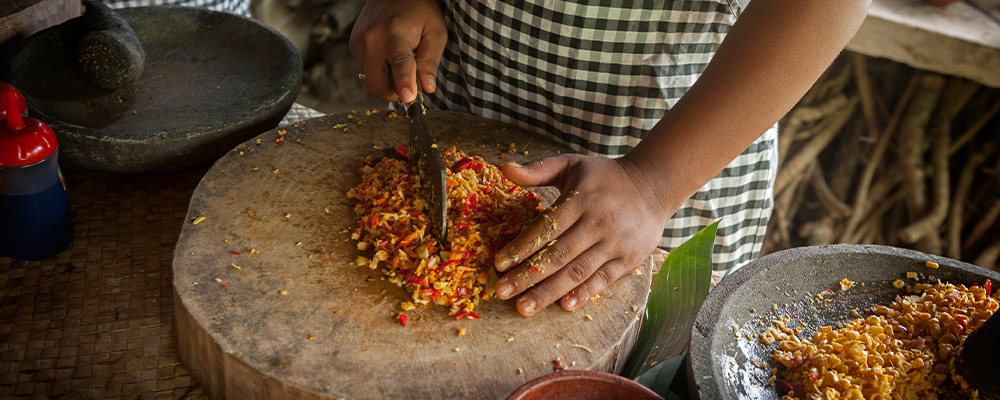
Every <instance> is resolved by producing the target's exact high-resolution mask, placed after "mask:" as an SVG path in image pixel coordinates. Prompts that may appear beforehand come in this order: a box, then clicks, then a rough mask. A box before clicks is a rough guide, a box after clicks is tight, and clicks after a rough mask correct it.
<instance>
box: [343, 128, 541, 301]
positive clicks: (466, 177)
mask: <svg viewBox="0 0 1000 400" xmlns="http://www.w3.org/2000/svg"><path fill="white" fill-rule="evenodd" d="M395 150H396V153H397V154H398V155H400V156H405V155H408V154H409V148H408V147H406V146H403V145H400V146H397V147H396V148H395ZM442 157H443V158H444V164H445V166H446V171H445V173H446V191H447V201H448V208H447V212H448V220H449V225H448V228H447V232H446V235H445V236H446V242H444V243H439V242H438V241H437V240H435V238H434V236H433V235H431V232H430V227H429V223H428V222H429V218H428V216H427V215H426V213H428V207H427V203H426V200H425V199H424V197H423V194H422V192H421V190H419V177H418V176H417V175H416V174H414V173H412V171H411V167H410V164H409V162H408V161H407V160H405V159H402V158H400V157H387V158H383V159H381V160H375V159H374V158H372V157H367V158H365V160H364V166H363V167H362V170H361V173H362V182H361V184H360V185H358V186H357V187H355V188H352V189H351V190H350V191H348V193H347V197H348V198H349V199H352V200H355V201H357V203H356V205H355V207H354V212H355V214H356V215H357V216H358V223H357V227H356V228H355V230H354V232H353V233H352V235H351V238H352V239H354V240H356V241H358V243H359V246H358V248H359V250H362V251H364V252H367V253H368V254H366V255H363V256H360V257H359V258H358V259H357V260H356V261H355V263H356V264H357V265H359V266H366V267H368V268H370V269H380V270H381V271H382V272H383V273H384V274H385V275H386V277H387V278H388V279H389V280H390V281H391V282H393V283H395V284H396V285H397V286H400V287H404V288H405V289H406V290H407V291H408V292H410V293H411V294H412V299H411V300H410V302H412V303H414V304H430V303H434V304H437V305H441V306H446V307H449V313H450V314H451V315H454V316H455V318H456V319H461V318H462V317H466V318H470V319H479V316H478V315H476V314H475V313H474V312H473V310H474V309H475V307H476V305H478V303H479V301H481V300H488V299H489V298H490V297H493V290H492V289H493V283H494V282H495V281H496V279H497V276H496V271H495V269H494V268H493V264H494V257H495V256H496V252H497V251H498V250H499V249H500V248H502V247H503V246H504V245H505V244H507V242H509V241H510V240H511V239H513V238H514V237H515V236H516V235H517V234H518V233H519V232H520V231H521V228H522V227H523V226H524V225H525V224H526V223H527V222H528V221H531V220H532V219H533V218H535V217H536V216H537V215H538V214H539V213H540V212H541V211H542V208H541V206H540V199H539V198H538V197H537V196H535V195H534V193H531V192H529V191H527V190H525V189H523V188H521V187H520V186H517V185H515V184H514V183H512V182H510V181H509V180H507V179H506V178H505V177H504V176H503V174H502V173H501V172H500V170H499V169H498V168H497V167H496V166H494V165H491V164H489V163H487V162H486V161H485V160H483V159H482V158H481V157H478V156H466V155H465V154H463V153H462V152H460V151H457V150H456V149H455V148H454V147H452V148H450V149H448V150H446V151H444V152H443V154H442ZM362 243H364V244H362Z"/></svg>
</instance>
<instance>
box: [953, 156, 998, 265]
mask: <svg viewBox="0 0 1000 400" xmlns="http://www.w3.org/2000/svg"><path fill="white" fill-rule="evenodd" d="M995 146H996V141H993V142H989V143H987V144H986V145H984V146H983V147H982V148H981V149H980V150H979V151H976V152H974V153H973V154H972V156H971V157H969V161H967V162H966V163H965V167H963V168H962V172H961V173H960V174H959V176H958V183H957V184H955V193H954V195H952V197H951V204H952V206H951V210H949V212H948V257H951V258H954V259H956V260H960V259H962V223H963V221H964V220H965V218H964V213H965V199H967V198H968V197H969V190H970V189H971V188H972V183H973V181H974V179H975V177H976V170H978V169H979V166H980V165H982V164H983V163H984V162H986V159H987V158H988V157H989V156H990V155H991V154H993V150H994V147H995Z"/></svg>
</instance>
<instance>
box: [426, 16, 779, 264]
mask: <svg viewBox="0 0 1000 400" xmlns="http://www.w3.org/2000/svg"><path fill="white" fill-rule="evenodd" d="M441 6H442V10H443V11H444V15H445V20H446V22H447V26H448V44H447V47H446V48H445V52H444V57H443V59H442V61H441V67H440V73H439V74H438V90H437V92H436V93H434V94H432V95H430V102H431V103H432V104H433V105H434V106H435V107H437V108H441V109H450V110H458V111H463V112H468V113H471V114H475V115H479V116H483V117H486V118H490V119H495V120H500V121H504V122H508V123H511V124H514V125H517V126H520V127H523V128H526V129H529V130H533V131H537V132H541V133H544V134H547V135H550V136H552V137H554V138H556V139H557V140H560V141H562V142H564V143H566V144H567V145H569V146H570V147H571V148H573V149H574V150H576V151H578V152H580V153H583V154H590V155H601V156H607V157H619V156H622V155H624V154H625V153H626V152H627V151H628V150H629V149H631V148H632V147H633V146H635V145H636V144H637V143H638V142H639V140H641V139H642V137H643V135H645V134H646V132H648V131H649V129H650V128H652V127H653V125H655V124H656V123H657V122H659V120H660V118H661V117H663V115H664V113H665V112H666V111H667V110H669V109H670V108H671V107H672V106H673V105H674V104H676V102H677V100H678V99H680V97H681V96H682V95H683V94H684V93H685V92H686V91H687V90H688V89H689V88H690V87H691V85H693V84H694V82H695V80H696V79H698V76H699V75H700V74H701V72H702V71H703V70H704V69H705V66H706V65H707V64H708V62H709V60H711V59H712V55H713V54H715V51H716V50H717V49H718V47H719V44H720V43H721V42H722V39H723V38H724V37H725V35H726V32H727V31H728V30H729V28H730V27H731V26H732V24H733V22H735V20H736V17H737V15H738V13H739V11H740V10H741V9H742V5H741V4H737V2H736V1H735V0H733V1H727V0H719V1H662V0H661V1H657V0H633V1H629V0H597V1H543V0H529V1H513V0H511V1H508V0H487V1H478V2H472V1H465V0H460V1H444V2H443V3H441ZM750 78H751V79H752V77H750ZM720 112H725V110H720ZM776 172H777V127H776V126H775V127H772V128H771V129H769V130H768V131H767V132H765V133H764V134H763V135H762V136H761V137H760V138H759V139H757V140H756V141H755V142H754V143H753V144H752V145H751V146H750V147H749V148H748V149H747V150H746V151H744V152H743V154H741V155H740V156H738V157H737V158H736V159H735V160H733V161H732V162H731V163H729V165H728V166H727V167H726V168H725V169H724V170H723V171H722V172H721V173H719V174H718V176H716V177H715V178H714V179H712V180H711V181H710V182H708V183H707V184H706V185H705V186H704V187H702V188H701V189H700V190H699V191H698V192H697V193H696V194H695V195H694V196H693V197H692V198H691V199H689V200H688V201H687V202H686V203H685V204H684V206H683V207H682V208H681V209H680V210H678V211H677V213H676V214H674V216H673V217H672V218H671V219H670V221H669V222H668V223H667V225H666V226H665V227H664V230H663V237H662V239H661V240H660V246H661V247H662V248H664V249H665V250H667V251H670V250H672V249H674V248H676V247H677V246H679V245H680V244H681V243H683V242H684V241H685V240H687V239H688V238H690V237H691V236H693V235H694V234H695V233H697V232H698V230H700V229H701V228H704V227H705V226H708V225H710V224H711V223H713V222H715V221H716V220H718V219H721V220H722V222H721V223H720V224H719V229H718V238H717V240H716V245H715V255H714V269H716V270H726V269H729V268H732V267H734V266H739V265H742V264H745V263H747V262H749V261H750V260H751V259H752V258H755V257H756V256H757V255H758V254H759V253H760V249H761V245H762V244H763V241H764V232H765V229H766V228H767V222H768V220H769V218H770V215H771V210H772V208H773V196H772V186H773V183H774V178H775V175H776Z"/></svg>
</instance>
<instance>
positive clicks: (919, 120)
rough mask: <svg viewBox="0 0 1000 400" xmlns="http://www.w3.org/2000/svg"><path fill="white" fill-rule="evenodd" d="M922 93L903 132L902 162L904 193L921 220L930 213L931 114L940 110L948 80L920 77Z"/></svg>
mask: <svg viewBox="0 0 1000 400" xmlns="http://www.w3.org/2000/svg"><path fill="white" fill-rule="evenodd" d="M917 79H919V81H920V90H918V91H917V94H916V95H914V97H913V103H912V104H910V108H909V109H908V110H907V113H906V117H905V118H904V119H903V123H902V125H901V126H900V128H899V139H898V140H899V158H900V167H901V170H902V171H903V190H905V191H906V192H907V193H909V195H908V196H907V197H906V206H907V210H909V212H910V219H911V220H916V219H918V218H921V217H922V216H923V215H924V213H925V210H926V209H927V188H926V183H925V180H926V176H925V174H926V173H925V172H924V151H925V147H924V146H925V145H924V138H925V137H926V135H927V128H928V126H929V124H930V119H931V114H932V113H933V112H934V108H935V107H936V106H937V103H938V98H939V97H940V96H941V90H942V89H943V88H944V82H945V79H944V77H943V76H941V75H938V74H932V73H927V72H921V73H920V74H918V78H917Z"/></svg>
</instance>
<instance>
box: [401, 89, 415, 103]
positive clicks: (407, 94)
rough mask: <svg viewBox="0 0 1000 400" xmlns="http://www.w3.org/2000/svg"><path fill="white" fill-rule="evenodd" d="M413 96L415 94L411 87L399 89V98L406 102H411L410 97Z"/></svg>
mask: <svg viewBox="0 0 1000 400" xmlns="http://www.w3.org/2000/svg"><path fill="white" fill-rule="evenodd" d="M411 96H413V92H412V91H410V88H403V90H400V91H399V99H400V100H402V101H404V102H407V103H408V102H410V100H411V99H410V97H411Z"/></svg>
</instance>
